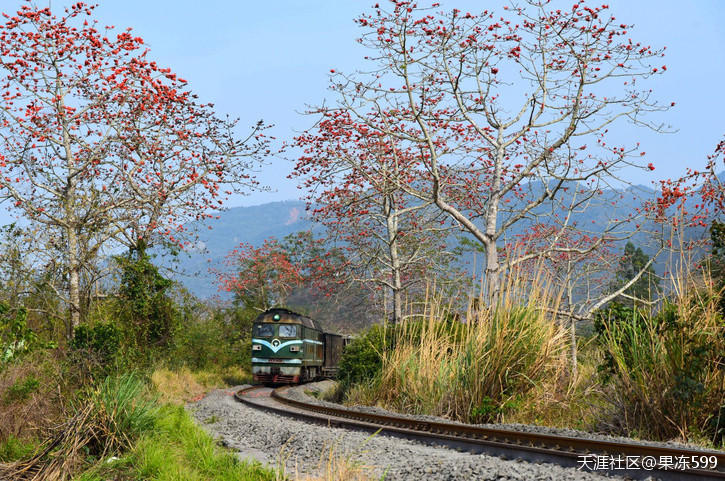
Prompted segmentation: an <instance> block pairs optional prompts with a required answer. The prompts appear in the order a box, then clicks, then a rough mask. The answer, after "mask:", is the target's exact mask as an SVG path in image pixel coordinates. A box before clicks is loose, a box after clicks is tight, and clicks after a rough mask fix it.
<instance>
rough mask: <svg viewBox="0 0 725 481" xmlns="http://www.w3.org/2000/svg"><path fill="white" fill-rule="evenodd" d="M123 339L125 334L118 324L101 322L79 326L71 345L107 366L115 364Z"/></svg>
mask: <svg viewBox="0 0 725 481" xmlns="http://www.w3.org/2000/svg"><path fill="white" fill-rule="evenodd" d="M122 341H123V334H122V332H121V329H120V328H119V327H118V326H117V325H116V324H114V323H111V322H99V323H96V324H94V325H88V324H83V325H80V326H78V327H77V328H76V329H75V332H74V336H73V340H72V341H71V344H70V347H71V349H74V350H77V351H80V352H81V355H84V356H91V357H93V359H94V361H96V362H98V364H100V365H101V366H102V367H107V366H111V365H113V364H115V362H116V360H117V356H118V354H119V350H120V348H121V344H122Z"/></svg>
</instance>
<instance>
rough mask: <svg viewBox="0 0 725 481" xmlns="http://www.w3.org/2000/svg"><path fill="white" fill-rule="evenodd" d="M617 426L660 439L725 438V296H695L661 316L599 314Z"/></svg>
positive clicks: (674, 302)
mask: <svg viewBox="0 0 725 481" xmlns="http://www.w3.org/2000/svg"><path fill="white" fill-rule="evenodd" d="M597 327H598V330H599V342H600V344H601V346H602V348H603V350H604V352H605V353H606V357H605V362H604V363H603V365H602V367H601V370H602V372H603V374H604V375H605V381H608V382H610V384H611V388H610V402H611V404H612V406H613V407H614V410H613V413H612V414H613V415H612V419H610V420H609V426H610V427H611V428H613V429H614V430H616V431H621V432H622V433H623V434H633V433H636V434H638V435H640V436H646V437H648V438H653V439H671V438H676V437H679V438H684V439H690V438H692V437H701V436H706V437H707V438H709V439H710V441H711V442H714V443H722V442H723V438H724V436H725V416H723V415H722V414H723V410H725V322H723V319H722V317H721V315H720V313H719V302H718V296H716V295H713V294H712V293H710V292H703V291H700V292H698V291H694V290H693V291H691V292H689V293H688V294H686V295H682V296H680V297H678V298H676V299H673V300H672V301H671V302H668V303H666V304H665V305H664V306H663V307H662V309H661V310H660V312H659V313H658V314H657V315H656V316H644V315H641V314H640V313H637V312H634V311H631V310H629V311H625V310H622V309H620V308H619V307H618V306H614V308H613V309H609V310H607V311H605V312H603V313H601V314H600V315H599V322H598V324H597Z"/></svg>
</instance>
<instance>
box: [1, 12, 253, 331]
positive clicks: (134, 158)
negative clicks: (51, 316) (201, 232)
mask: <svg viewBox="0 0 725 481" xmlns="http://www.w3.org/2000/svg"><path fill="white" fill-rule="evenodd" d="M93 9H94V7H93V6H89V5H86V4H84V3H82V2H78V3H75V4H73V6H72V7H70V8H68V9H66V10H65V11H64V13H63V14H62V15H59V16H56V15H54V14H53V12H51V9H50V8H38V7H35V6H33V5H32V3H31V2H30V1H28V3H27V4H26V5H24V6H23V7H22V8H21V10H20V11H19V12H17V14H15V15H7V14H4V17H5V19H6V21H5V24H3V25H0V132H1V138H0V149H2V156H1V157H0V195H1V196H2V197H4V198H5V199H9V200H10V202H11V207H12V209H13V210H14V211H15V212H16V213H17V214H18V215H19V216H21V217H24V218H25V219H27V220H29V221H30V222H31V223H32V224H33V225H35V226H37V232H38V237H39V238H46V239H47V238H52V242H53V244H54V246H56V247H58V248H59V249H61V250H62V251H63V252H65V253H66V258H65V261H66V264H65V271H66V275H67V279H68V287H67V296H66V299H65V301H66V302H67V305H68V309H69V319H70V322H69V325H68V331H69V335H72V332H73V328H74V327H75V326H77V325H78V324H79V322H80V313H81V306H80V304H81V289H82V285H81V284H82V278H83V275H82V274H83V272H84V271H88V270H90V269H91V268H92V265H93V263H94V260H95V259H96V258H97V255H98V253H99V252H100V251H101V249H104V248H108V249H109V250H110V249H112V248H113V246H119V245H125V246H128V247H130V248H134V249H138V248H139V247H143V246H146V245H150V244H152V243H154V242H158V241H159V240H166V241H168V242H171V243H172V244H180V245H183V243H184V239H185V236H184V228H183V225H184V224H185V223H186V222H187V221H190V220H195V219H200V218H204V217H207V216H209V215H211V214H210V211H211V210H214V209H217V208H219V206H220V205H221V204H222V201H223V199H224V198H225V196H226V195H228V194H230V193H231V192H232V191H233V190H236V191H244V190H246V189H249V188H254V187H256V186H257V183H256V182H255V181H254V179H253V178H252V177H251V176H250V168H251V167H252V164H253V163H254V162H256V161H257V160H258V157H259V156H260V155H263V154H265V152H266V140H265V139H264V137H262V136H261V132H260V131H259V129H260V128H261V124H260V125H258V126H256V127H254V129H253V130H252V132H251V134H250V136H248V137H246V138H243V139H238V138H237V137H236V136H235V133H234V128H235V124H236V122H234V121H229V120H227V119H222V118H219V117H217V116H216V114H215V113H214V111H213V106H212V105H211V104H200V103H197V102H196V100H195V96H194V95H193V94H192V93H191V92H190V91H189V90H188V88H187V83H186V81H185V80H183V79H181V78H179V77H177V75H176V74H174V73H172V72H171V70H170V69H168V68H163V67H161V66H159V65H157V64H156V63H155V62H154V61H152V60H151V59H150V58H149V52H148V49H147V48H146V47H145V45H144V42H143V40H142V39H141V38H139V37H136V36H134V35H132V33H131V30H130V29H128V30H125V31H122V32H119V33H118V34H112V33H113V27H106V28H105V29H100V30H99V27H97V25H96V22H95V21H92V20H90V21H89V20H86V19H84V17H89V16H91V15H92V13H93ZM46 234H47V235H46ZM187 240H188V239H187Z"/></svg>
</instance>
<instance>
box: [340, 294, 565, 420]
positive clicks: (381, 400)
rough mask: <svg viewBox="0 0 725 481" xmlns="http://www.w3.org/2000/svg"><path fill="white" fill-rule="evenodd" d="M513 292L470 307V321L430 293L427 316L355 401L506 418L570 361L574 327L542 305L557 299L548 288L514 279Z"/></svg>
mask: <svg viewBox="0 0 725 481" xmlns="http://www.w3.org/2000/svg"><path fill="white" fill-rule="evenodd" d="M507 292H509V295H508V296H507V297H506V298H505V299H503V300H502V302H501V303H500V304H499V305H498V306H496V307H489V308H481V309H478V310H473V309H472V308H469V311H468V314H467V322H466V323H461V322H456V321H451V320H450V318H451V316H450V308H449V306H447V305H445V304H444V303H443V302H442V301H441V299H436V298H431V299H428V300H427V302H426V306H427V310H428V311H427V313H426V314H425V316H424V319H423V320H422V321H420V322H408V323H406V324H405V325H404V326H403V327H402V329H401V331H402V332H401V333H399V336H398V339H397V342H396V348H395V349H393V350H390V351H389V352H385V353H383V368H382V371H381V374H380V376H379V378H378V379H376V380H375V381H373V382H371V383H370V384H369V385H368V386H358V387H357V388H355V389H353V390H351V391H350V392H349V393H348V396H347V399H348V401H349V402H365V401H368V402H369V401H371V400H374V401H375V402H376V404H378V405H381V406H383V407H386V408H389V409H393V410H398V411H402V412H407V413H413V414H430V415H436V416H442V417H447V418H450V419H455V420H460V421H465V422H481V421H496V420H500V419H502V417H503V415H504V414H505V413H506V412H507V411H509V410H511V409H515V408H516V407H517V405H518V403H520V399H521V397H522V396H525V395H527V394H528V393H530V392H531V391H532V390H533V389H535V388H536V387H537V386H539V385H540V384H542V383H543V382H544V381H546V380H547V379H551V378H557V377H558V373H560V372H561V371H562V370H564V369H566V363H567V349H566V348H567V336H566V331H565V330H563V329H561V328H560V327H559V326H558V325H557V324H556V323H554V322H552V321H551V320H550V319H549V318H548V317H547V316H546V314H545V313H544V312H543V311H542V310H539V309H536V308H535V306H537V305H541V304H542V303H547V304H546V305H549V304H548V303H549V299H546V295H545V292H544V291H543V290H536V289H534V290H533V291H532V289H531V286H513V285H510V286H508V290H507ZM475 304H476V305H479V306H483V305H485V303H483V302H481V300H479V302H477V303H475ZM472 305H474V303H472Z"/></svg>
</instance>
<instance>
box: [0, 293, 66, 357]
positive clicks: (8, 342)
mask: <svg viewBox="0 0 725 481" xmlns="http://www.w3.org/2000/svg"><path fill="white" fill-rule="evenodd" d="M9 314H10V308H9V307H8V306H7V304H5V303H3V302H0V369H1V368H2V366H3V365H5V364H7V363H8V362H10V361H12V360H13V359H14V358H17V357H19V356H21V355H23V354H27V353H29V352H31V351H32V350H34V349H37V348H52V347H53V346H54V344H53V343H49V342H42V341H40V340H39V339H38V336H37V335H36V334H35V332H33V330H32V329H30V328H29V327H28V311H27V310H26V309H25V308H24V307H21V308H19V309H17V310H16V311H15V313H14V315H9Z"/></svg>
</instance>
